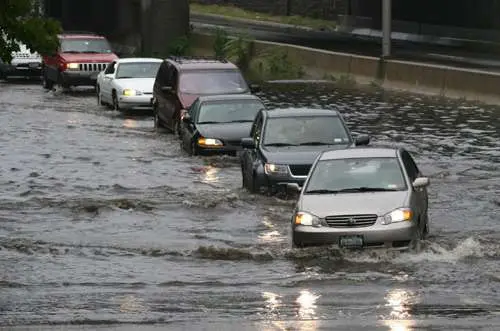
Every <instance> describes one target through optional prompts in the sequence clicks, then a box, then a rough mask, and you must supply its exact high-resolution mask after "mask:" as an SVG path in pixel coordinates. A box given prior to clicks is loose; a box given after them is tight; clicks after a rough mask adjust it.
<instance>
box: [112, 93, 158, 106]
mask: <svg viewBox="0 0 500 331" xmlns="http://www.w3.org/2000/svg"><path fill="white" fill-rule="evenodd" d="M152 98H153V95H152V94H142V95H134V96H126V95H121V96H119V97H118V106H119V107H120V108H121V109H132V108H150V107H152V102H151V99H152Z"/></svg>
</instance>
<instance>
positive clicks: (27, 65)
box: [0, 42, 42, 79]
mask: <svg viewBox="0 0 500 331" xmlns="http://www.w3.org/2000/svg"><path fill="white" fill-rule="evenodd" d="M18 45H19V51H18V52H12V61H10V63H5V62H3V61H1V60H0V79H2V78H3V79H8V78H11V77H25V78H37V79H38V78H41V76H42V57H41V56H40V54H38V53H36V52H31V51H30V50H29V49H28V48H27V47H26V45H24V44H23V43H20V42H18Z"/></svg>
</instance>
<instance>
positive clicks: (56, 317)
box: [0, 83, 500, 331]
mask: <svg viewBox="0 0 500 331" xmlns="http://www.w3.org/2000/svg"><path fill="white" fill-rule="evenodd" d="M266 91H267V92H265V93H262V97H263V99H264V100H265V101H266V103H267V104H268V105H269V106H280V107H281V106H292V105H300V106H312V107H329V108H331V107H337V108H338V109H339V110H340V111H341V112H342V113H343V114H344V116H345V118H346V120H347V122H348V123H349V125H350V126H351V127H352V129H353V131H354V132H358V133H369V134H370V135H372V136H373V145H396V146H404V147H406V148H408V149H409V150H410V151H411V152H413V153H414V155H415V157H416V159H417V161H418V162H419V164H420V166H421V168H422V170H423V172H424V173H425V174H426V175H428V176H429V177H431V181H432V185H431V187H430V208H431V209H430V222H431V236H430V238H429V239H428V240H427V241H426V242H424V245H423V251H422V252H420V253H415V252H403V253H399V252H390V251H385V250H377V251H366V252H343V251H339V250H337V249H335V248H332V247H321V248H310V249H304V250H300V249H299V250H292V249H291V248H290V241H289V238H290V237H289V220H290V217H291V210H292V206H293V201H292V200H288V201H285V200H280V199H278V198H269V197H265V196H253V195H250V194H248V193H247V192H245V191H244V190H243V189H242V188H241V176H240V171H239V166H238V163H237V161H236V160H235V159H232V158H230V157H213V158H202V157H194V158H191V157H188V156H187V155H186V154H184V153H183V152H182V151H181V150H180V148H179V143H178V141H177V140H175V139H174V137H173V136H172V135H170V134H168V133H165V132H155V130H154V129H153V120H152V117H151V116H150V115H148V114H147V113H146V114H140V115H135V116H132V115H127V114H122V113H119V112H113V111H109V110H106V109H105V108H103V107H100V106H97V104H96V100H95V98H94V95H93V94H92V92H86V91H77V92H68V93H61V92H45V91H44V90H43V89H42V88H41V87H40V86H39V85H36V84H35V85H30V84H2V83H0V123H2V130H1V132H0V156H1V160H2V162H1V168H0V171H1V172H0V174H1V176H0V327H3V328H4V329H5V330H35V329H37V330H39V329H40V328H38V327H37V328H35V327H33V326H36V325H45V324H51V326H46V329H51V330H52V329H61V330H62V329H64V330H68V329H69V327H66V326H65V325H66V324H72V325H73V326H72V328H75V329H77V328H78V329H79V330H81V328H82V326H83V328H85V326H88V329H89V330H108V329H113V330H153V329H154V330H156V329H162V330H165V329H169V330H198V329H210V330H235V329H239V330H263V331H264V330H265V331H268V330H303V331H306V330H307V331H315V330H326V329H335V330H362V329H366V330H391V331H409V330H416V329H417V328H418V330H431V329H432V330H498V329H500V263H499V260H500V241H499V239H500V222H499V218H500V216H499V215H500V213H499V210H500V119H499V116H498V115H499V114H500V113H499V112H500V110H499V109H495V108H494V107H488V106H481V105H472V104H462V103H459V102H458V101H447V102H443V101H441V102H434V103H433V102H432V101H428V100H426V99H424V98H420V97H415V96H410V97H408V96H406V97H404V96H398V95H393V96H383V95H380V94H372V93H369V92H356V93H354V92H345V91H344V92H343V91H335V90H333V89H332V88H331V87H319V86H313V87H312V88H308V89H305V90H304V88H303V87H302V86H300V85H291V86H285V87H275V88H270V89H266ZM55 325H59V326H57V327H56V326H55ZM75 325H76V326H75ZM0 329H1V328H0Z"/></svg>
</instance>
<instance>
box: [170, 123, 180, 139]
mask: <svg viewBox="0 0 500 331" xmlns="http://www.w3.org/2000/svg"><path fill="white" fill-rule="evenodd" d="M172 121H173V123H172V133H173V134H176V135H177V136H179V137H180V135H181V134H180V129H179V120H177V119H172Z"/></svg>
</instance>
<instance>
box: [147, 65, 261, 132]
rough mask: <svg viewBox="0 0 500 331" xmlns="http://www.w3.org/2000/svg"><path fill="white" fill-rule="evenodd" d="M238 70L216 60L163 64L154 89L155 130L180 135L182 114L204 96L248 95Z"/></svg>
mask: <svg viewBox="0 0 500 331" xmlns="http://www.w3.org/2000/svg"><path fill="white" fill-rule="evenodd" d="M249 93H251V91H250V87H249V86H248V84H247V83H246V81H245V79H244V78H243V75H242V74H241V72H240V70H239V69H238V67H237V66H236V65H235V64H233V63H231V62H229V61H226V60H220V59H215V58H192V57H170V58H167V59H166V60H164V61H163V63H162V65H161V66H160V69H159V70H158V74H157V76H156V80H155V84H154V87H153V99H152V103H153V111H154V125H155V127H166V128H167V129H169V130H170V131H171V132H173V133H179V124H180V121H181V117H182V114H183V113H184V112H185V110H186V109H187V108H189V107H190V106H191V104H192V103H193V102H194V101H195V100H196V98H198V97H200V96H204V95H221V94H249Z"/></svg>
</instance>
